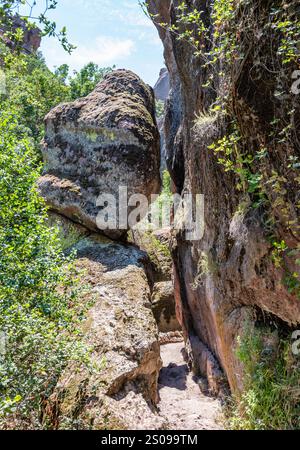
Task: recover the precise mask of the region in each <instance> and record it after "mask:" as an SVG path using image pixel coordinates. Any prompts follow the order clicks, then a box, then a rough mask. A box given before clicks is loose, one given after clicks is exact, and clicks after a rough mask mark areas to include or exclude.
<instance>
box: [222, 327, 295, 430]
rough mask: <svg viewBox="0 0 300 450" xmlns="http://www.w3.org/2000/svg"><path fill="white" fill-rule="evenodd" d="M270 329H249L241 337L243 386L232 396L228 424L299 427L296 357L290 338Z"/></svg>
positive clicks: (267, 427)
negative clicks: (275, 335)
mask: <svg viewBox="0 0 300 450" xmlns="http://www.w3.org/2000/svg"><path fill="white" fill-rule="evenodd" d="M275 333H276V332H275ZM272 335H273V338H274V332H273V333H272V332H271V330H270V329H266V328H264V329H257V330H255V331H252V332H250V330H248V331H247V332H246V333H245V335H244V337H243V338H242V339H240V343H239V348H238V352H237V354H238V358H239V359H240V361H241V362H242V363H243V366H244V371H245V372H244V373H245V378H244V389H243V392H242V393H241V395H240V397H237V398H235V399H234V404H233V406H232V409H231V417H230V420H229V426H230V428H234V429H240V430H242V429H250V430H268V429H271V430H292V429H299V427H300V389H299V368H300V362H299V359H298V360H297V359H296V356H294V355H293V354H292V349H291V342H290V341H289V340H288V339H286V338H278V342H277V344H276V346H270V345H269V346H268V345H266V342H268V341H270V340H272Z"/></svg>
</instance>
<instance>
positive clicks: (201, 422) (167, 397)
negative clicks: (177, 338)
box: [159, 342, 222, 430]
mask: <svg viewBox="0 0 300 450" xmlns="http://www.w3.org/2000/svg"><path fill="white" fill-rule="evenodd" d="M183 351H184V346H183V343H182V342H179V343H175V344H166V345H162V346H161V357H162V360H163V368H162V370H161V373H160V377H159V395H160V398H161V401H160V403H159V409H160V416H162V417H164V418H165V419H166V420H167V421H168V428H169V429H173V430H217V429H222V425H221V423H220V419H221V406H220V402H219V401H218V400H216V399H214V398H211V397H209V396H206V395H204V394H203V393H202V392H201V390H200V387H199V384H198V383H197V379H195V377H194V376H193V374H192V373H191V372H190V371H189V369H188V366H187V364H186V362H185V360H184V357H183Z"/></svg>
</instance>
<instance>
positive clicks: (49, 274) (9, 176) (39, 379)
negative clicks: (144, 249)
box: [0, 112, 86, 429]
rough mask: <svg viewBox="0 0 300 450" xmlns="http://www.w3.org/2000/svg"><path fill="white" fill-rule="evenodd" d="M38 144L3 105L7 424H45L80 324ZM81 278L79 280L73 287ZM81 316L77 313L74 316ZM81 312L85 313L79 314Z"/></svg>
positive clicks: (3, 389)
mask: <svg viewBox="0 0 300 450" xmlns="http://www.w3.org/2000/svg"><path fill="white" fill-rule="evenodd" d="M39 173H40V170H39V167H38V166H37V164H36V157H35V151H34V146H33V144H32V142H31V141H30V140H29V139H28V137H26V135H24V133H23V132H22V131H20V127H19V126H18V124H17V121H16V119H15V116H14V114H13V113H12V112H11V113H3V112H2V113H0V428H2V429H3V428H4V429H6V428H13V429H18V428H38V427H39V426H40V425H39V421H38V414H39V407H40V404H41V401H42V399H43V398H44V397H47V395H48V394H49V393H50V392H51V390H52V388H53V387H54V385H55V383H56V380H57V378H58V376H59V374H60V373H61V371H62V370H63V368H64V367H65V366H66V364H67V363H68V362H69V361H70V360H71V359H72V358H75V359H77V358H80V359H82V358H85V357H84V354H85V352H86V350H85V349H84V348H82V346H80V345H79V344H78V343H77V342H78V341H77V339H76V337H77V335H79V333H78V331H76V328H78V323H79V321H80V318H82V317H83V315H84V314H83V310H82V309H81V308H80V306H79V305H78V301H77V295H76V283H75V280H74V277H73V276H72V262H71V258H66V257H65V256H64V255H63V253H62V252H61V248H60V244H59V241H58V238H57V232H56V230H54V229H50V228H49V227H48V225H47V213H46V209H45V206H44V203H43V201H42V200H41V198H40V197H39V195H38V193H37V190H36V188H35V182H36V180H37V178H38V176H39ZM74 286H75V288H74ZM75 316H76V317H77V318H76V319H75ZM78 317H79V319H78Z"/></svg>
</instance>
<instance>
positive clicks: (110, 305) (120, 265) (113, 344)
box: [42, 216, 162, 429]
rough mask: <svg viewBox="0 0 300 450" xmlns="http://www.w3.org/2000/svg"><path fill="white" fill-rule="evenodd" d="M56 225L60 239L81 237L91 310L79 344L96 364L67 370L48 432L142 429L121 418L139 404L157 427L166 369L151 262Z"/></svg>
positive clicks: (48, 413) (48, 414)
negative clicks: (160, 386)
mask: <svg viewBox="0 0 300 450" xmlns="http://www.w3.org/2000/svg"><path fill="white" fill-rule="evenodd" d="M51 221H52V222H53V221H54V222H55V223H59V224H60V227H61V230H62V236H63V235H67V236H69V235H70V232H72V233H71V234H72V236H77V243H76V244H75V246H72V248H75V249H76V250H77V257H76V261H75V266H76V268H77V270H78V271H79V272H80V274H81V278H80V281H81V285H82V286H84V289H83V290H82V293H80V295H81V296H82V302H83V303H85V304H89V303H91V306H90V310H89V312H88V316H87V320H86V321H85V323H84V325H83V329H82V332H81V334H82V336H83V337H82V344H83V345H84V346H87V347H88V348H90V352H91V356H90V359H91V360H90V365H89V366H88V367H86V365H85V364H84V363H79V362H78V363H70V365H69V367H67V368H66V370H65V371H64V373H63V374H62V375H61V377H60V380H59V381H58V383H57V386H56V387H55V389H54V391H53V393H52V395H51V397H50V398H48V399H45V401H44V404H43V408H42V409H43V413H42V416H43V417H42V418H43V421H44V423H45V424H46V423H47V424H48V427H49V428H74V427H79V428H83V429H86V428H89V427H92V428H93V429H102V428H105V427H109V428H115V427H118V426H119V427H121V428H122V429H125V428H128V427H129V428H132V427H137V428H138V427H139V425H138V419H137V417H135V419H134V418H130V417H128V420H127V418H126V413H124V411H126V409H127V411H128V408H130V405H131V406H132V405H135V404H139V405H140V408H141V409H142V415H143V416H145V417H148V419H147V420H149V421H150V419H151V423H152V425H153V422H152V420H154V422H155V421H156V416H155V414H154V413H153V410H152V408H151V405H152V406H153V407H154V405H156V403H157V402H158V400H159V399H158V388H157V382H158V375H159V371H160V368H161V365H162V363H161V359H160V348H159V342H158V330H157V326H156V323H155V319H154V317H153V314H152V312H151V303H150V288H149V284H148V280H147V276H146V272H145V268H144V263H145V262H146V259H147V255H146V254H145V253H144V252H142V251H140V250H138V249H137V248H136V247H135V246H133V245H124V244H119V243H116V242H114V241H111V240H110V239H108V238H106V237H103V236H101V235H99V234H98V235H97V234H92V235H90V236H86V235H85V232H84V230H83V229H82V228H81V227H79V228H78V227H77V225H74V224H73V225H72V223H70V222H68V221H67V220H66V219H64V218H59V216H52V217H51ZM90 366H91V367H92V368H93V369H92V370H90ZM121 399H122V401H121V402H120V400H121ZM118 404H119V405H120V408H119V407H118ZM126 405H127V406H126ZM131 419H132V420H131ZM141 420H142V419H141ZM155 423H156V422H155ZM118 424H119V425H118ZM157 426H160V425H159V424H158V425H157Z"/></svg>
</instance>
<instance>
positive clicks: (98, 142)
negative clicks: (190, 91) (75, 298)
mask: <svg viewBox="0 0 300 450" xmlns="http://www.w3.org/2000/svg"><path fill="white" fill-rule="evenodd" d="M45 124H46V134H45V139H44V142H43V149H42V152H43V157H44V162H45V170H44V175H43V177H42V178H41V179H40V181H39V189H40V192H41V194H42V196H43V197H44V198H45V199H46V201H47V203H48V205H49V206H50V208H51V209H53V210H54V211H57V212H59V213H60V214H62V215H64V216H66V217H68V218H70V219H71V220H73V221H75V222H77V223H80V224H82V225H84V226H86V227H87V228H89V229H90V230H92V231H97V230H98V227H97V215H98V214H99V212H100V211H101V209H103V206H101V205H100V206H97V199H98V198H99V195H100V194H113V196H114V197H115V198H116V201H117V206H118V194H119V187H121V186H126V187H127V189H128V197H129V196H131V195H132V194H143V195H145V196H146V197H147V198H150V196H151V194H156V193H158V192H159V190H160V174H159V165H160V151H159V145H160V144H159V132H158V129H157V124H156V119H155V104H154V95H153V91H152V89H151V88H150V87H149V86H148V85H146V84H145V83H143V81H142V80H141V79H140V78H139V77H138V76H137V75H135V74H134V73H132V72H130V71H127V70H116V71H114V72H111V73H110V74H108V75H107V76H106V77H105V78H104V80H103V81H102V82H101V83H99V84H98V86H97V87H96V89H95V90H94V91H93V92H92V93H91V94H89V95H88V96H87V97H85V98H82V99H79V100H76V101H75V102H73V103H65V104H61V105H59V106H57V107H56V108H54V109H53V110H52V111H51V112H50V113H49V114H48V115H47V116H46V119H45ZM103 231H104V230H103ZM104 232H105V234H107V235H108V236H109V237H112V238H116V239H118V238H121V237H122V236H123V235H125V234H126V232H127V230H125V229H122V230H119V226H118V220H117V224H116V227H115V229H110V230H106V231H104Z"/></svg>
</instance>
